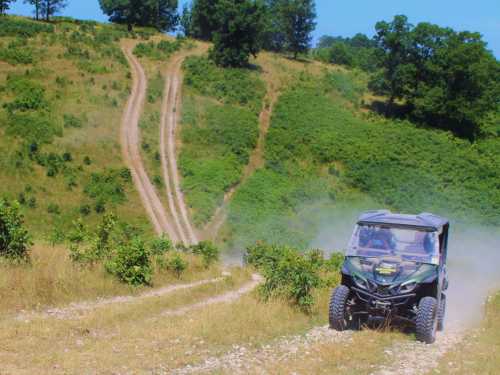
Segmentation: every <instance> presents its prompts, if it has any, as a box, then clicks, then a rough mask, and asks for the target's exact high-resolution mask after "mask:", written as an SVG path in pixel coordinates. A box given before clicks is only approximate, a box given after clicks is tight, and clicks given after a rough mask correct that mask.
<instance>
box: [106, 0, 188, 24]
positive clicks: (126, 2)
mask: <svg viewBox="0 0 500 375" xmlns="http://www.w3.org/2000/svg"><path fill="white" fill-rule="evenodd" d="M99 4H100V5H101V9H102V11H103V12H104V13H105V14H106V15H108V16H109V20H110V21H111V22H116V23H121V24H125V25H127V26H128V29H129V30H130V31H132V29H133V27H134V26H150V27H155V28H156V29H158V30H160V31H171V30H174V29H175V27H176V26H177V23H178V21H179V16H178V14H177V5H178V1H177V0H99Z"/></svg>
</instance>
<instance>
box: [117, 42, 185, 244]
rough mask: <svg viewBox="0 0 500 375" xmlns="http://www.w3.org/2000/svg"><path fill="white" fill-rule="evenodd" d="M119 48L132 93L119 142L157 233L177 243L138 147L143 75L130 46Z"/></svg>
mask: <svg viewBox="0 0 500 375" xmlns="http://www.w3.org/2000/svg"><path fill="white" fill-rule="evenodd" d="M122 49H123V52H124V54H125V57H126V58H127V60H128V62H129V65H130V67H131V71H132V78H133V84H132V92H131V95H130V98H129V100H128V102H127V106H126V109H125V112H124V115H123V120H122V131H121V144H122V153H123V158H124V160H125V163H126V164H127V166H128V167H129V169H130V172H131V174H132V178H133V180H134V184H135V186H136V188H137V190H138V192H139V195H140V197H141V200H142V203H143V205H144V207H145V209H146V212H147V213H148V216H149V217H150V219H151V222H152V223H153V225H154V228H155V231H156V233H157V234H163V233H166V234H167V235H168V236H169V237H170V238H171V239H172V240H173V241H175V242H177V241H178V240H179V238H178V237H177V234H176V232H175V231H174V229H173V228H172V226H171V225H170V223H169V221H168V219H167V214H166V211H165V208H164V207H163V205H162V203H161V201H160V199H159V197H158V195H157V193H156V190H155V188H154V187H153V184H152V183H151V181H150V179H149V177H148V175H147V173H146V170H145V168H144V163H143V161H142V158H141V154H140V149H139V143H140V136H139V119H140V116H141V112H142V109H143V105H144V99H145V96H146V89H147V79H146V74H145V73H144V69H143V68H142V66H141V64H140V63H139V61H138V60H137V59H136V57H135V56H134V55H133V53H132V49H133V46H131V45H126V46H123V47H122Z"/></svg>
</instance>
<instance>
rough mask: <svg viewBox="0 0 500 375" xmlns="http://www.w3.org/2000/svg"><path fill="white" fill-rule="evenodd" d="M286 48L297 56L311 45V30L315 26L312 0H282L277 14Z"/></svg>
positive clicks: (314, 8) (314, 7) (314, 11)
mask: <svg viewBox="0 0 500 375" xmlns="http://www.w3.org/2000/svg"><path fill="white" fill-rule="evenodd" d="M278 17H279V18H280V22H281V28H282V32H283V33H284V35H285V40H286V49H287V50H288V51H290V52H292V53H293V56H294V58H295V59H296V58H297V55H298V54H299V53H303V52H307V51H308V50H309V48H310V47H311V41H312V32H313V31H314V29H315V28H316V6H315V4H314V0H282V1H281V2H280V4H279V15H278Z"/></svg>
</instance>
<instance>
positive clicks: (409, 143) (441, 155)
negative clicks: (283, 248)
mask: <svg viewBox="0 0 500 375" xmlns="http://www.w3.org/2000/svg"><path fill="white" fill-rule="evenodd" d="M331 74H332V73H327V74H326V76H323V77H319V78H312V77H307V76H303V77H302V79H301V81H300V82H299V83H297V84H296V85H294V86H292V87H291V88H290V89H289V90H287V91H286V92H285V93H284V94H283V95H282V96H281V97H280V100H279V101H278V103H277V105H276V107H275V111H274V114H273V118H272V124H271V128H270V130H269V134H268V139H267V143H266V151H265V153H266V155H265V156H266V167H265V168H264V169H262V170H258V171H257V172H256V173H255V175H254V176H252V177H251V178H249V180H248V181H247V182H246V183H245V184H244V185H243V186H242V187H241V188H240V189H239V191H238V192H237V193H236V195H235V197H234V200H233V202H232V203H231V207H230V214H229V224H230V227H231V229H232V232H233V234H234V236H233V238H234V239H235V241H236V244H237V246H241V245H242V244H243V245H245V244H248V243H251V242H252V241H255V240H267V241H271V242H280V243H288V244H292V245H296V246H307V245H308V243H309V242H308V241H310V240H312V237H311V236H312V235H311V230H310V228H311V226H312V227H313V228H314V224H313V222H314V221H316V220H321V216H319V217H315V216H309V217H304V216H305V215H301V212H309V214H311V211H312V212H314V211H315V210H314V209H311V210H308V207H315V206H318V207H322V206H323V207H322V208H321V209H325V208H326V207H329V206H332V205H334V204H336V203H335V202H337V203H341V202H342V201H345V200H346V199H348V200H354V199H356V200H357V199H359V197H358V198H355V197H356V194H357V193H356V191H361V192H363V193H366V194H367V195H368V196H370V197H371V198H373V199H375V200H376V201H377V202H378V205H379V206H380V205H382V206H386V207H392V208H394V209H397V210H401V211H404V212H422V211H433V212H434V211H435V212H438V213H439V212H442V213H445V214H450V213H452V214H453V215H454V217H456V218H463V219H477V220H480V221H481V222H483V223H486V224H496V225H498V223H499V222H500V216H499V215H498V212H499V210H498V207H499V205H500V195H499V190H498V186H497V184H498V179H499V175H500V170H499V168H498V166H499V165H500V164H499V163H498V161H499V156H500V154H499V152H498V150H500V147H499V143H498V138H488V139H485V140H482V141H478V142H477V143H476V144H473V145H471V144H470V143H469V142H467V141H464V140H461V139H460V138H456V137H454V136H452V135H451V134H449V133H446V132H443V131H437V130H430V129H423V128H417V127H415V126H414V125H413V124H411V123H409V122H403V121H390V120H386V119H383V118H380V117H377V116H374V115H373V114H368V115H364V116H360V115H357V114H355V113H354V112H353V110H354V109H349V107H353V106H352V103H351V102H349V101H348V100H347V99H346V97H345V96H343V95H342V93H344V95H346V93H347V97H348V98H351V99H352V98H359V96H360V93H359V91H358V90H359V89H358V88H356V87H357V86H358V84H356V83H355V81H352V80H351V79H349V78H343V79H338V75H341V74H342V73H333V74H334V76H333V77H332V76H331ZM335 77H337V78H335ZM348 82H351V86H352V87H348V86H346V84H347V83H348ZM339 83H340V84H339ZM349 93H355V95H354V96H352V94H349ZM358 100H359V99H356V100H355V103H356V102H358ZM355 103H354V104H355ZM354 108H355V107H354ZM318 202H320V203H318ZM301 221H302V222H305V223H306V224H301ZM307 223H309V224H307ZM302 225H306V228H307V225H309V231H307V230H304V229H303V227H302ZM308 232H309V233H308Z"/></svg>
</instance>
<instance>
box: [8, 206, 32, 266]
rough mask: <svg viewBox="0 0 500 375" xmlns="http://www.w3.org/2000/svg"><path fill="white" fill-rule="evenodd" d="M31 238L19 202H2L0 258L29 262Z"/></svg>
mask: <svg viewBox="0 0 500 375" xmlns="http://www.w3.org/2000/svg"><path fill="white" fill-rule="evenodd" d="M31 245H32V242H31V237H30V235H29V234H28V231H27V230H26V228H25V227H24V218H23V215H22V214H21V213H20V208H19V204H18V203H17V202H9V201H7V200H5V199H1V200H0V256H2V257H5V258H9V259H12V260H28V259H29V248H30V246H31Z"/></svg>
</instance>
